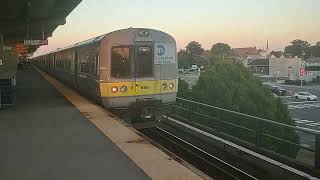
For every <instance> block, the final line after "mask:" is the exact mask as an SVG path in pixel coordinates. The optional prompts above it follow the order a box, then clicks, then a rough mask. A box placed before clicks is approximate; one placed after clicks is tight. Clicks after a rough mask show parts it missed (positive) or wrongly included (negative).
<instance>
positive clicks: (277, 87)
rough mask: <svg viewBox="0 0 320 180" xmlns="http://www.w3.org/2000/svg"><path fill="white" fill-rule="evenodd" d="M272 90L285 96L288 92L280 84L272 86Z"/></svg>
mask: <svg viewBox="0 0 320 180" xmlns="http://www.w3.org/2000/svg"><path fill="white" fill-rule="evenodd" d="M271 91H272V93H274V94H276V95H278V96H285V95H286V94H287V91H286V90H285V89H283V88H281V87H280V86H272V87H271Z"/></svg>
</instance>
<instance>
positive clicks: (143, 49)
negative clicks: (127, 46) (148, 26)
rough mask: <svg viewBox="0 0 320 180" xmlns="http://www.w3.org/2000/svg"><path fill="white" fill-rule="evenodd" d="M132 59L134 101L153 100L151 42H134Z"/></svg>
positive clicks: (153, 77) (153, 83) (153, 78)
mask: <svg viewBox="0 0 320 180" xmlns="http://www.w3.org/2000/svg"><path fill="white" fill-rule="evenodd" d="M134 57H135V58H134V59H135V61H134V62H135V65H134V72H135V77H134V78H135V83H136V99H137V101H139V100H148V99H154V98H155V76H154V66H153V64H154V63H153V42H136V43H135V55H134Z"/></svg>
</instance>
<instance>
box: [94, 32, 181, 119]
mask: <svg viewBox="0 0 320 180" xmlns="http://www.w3.org/2000/svg"><path fill="white" fill-rule="evenodd" d="M99 52H100V79H101V82H100V92H101V98H102V103H103V105H104V106H105V107H106V108H112V109H123V108H129V111H130V112H131V118H132V121H133V120H142V121H150V120H156V119H158V118H157V117H159V115H161V114H162V113H163V110H164V109H166V108H163V107H164V106H165V105H168V104H172V103H174V102H175V101H176V95H177V89H178V88H177V87H178V63H177V55H176V52H177V49H176V42H175V40H174V38H173V37H172V36H170V35H168V34H166V33H164V32H161V31H157V30H152V29H137V28H129V29H125V30H120V31H116V32H113V33H110V34H108V35H106V36H105V37H104V39H103V40H102V41H101V45H100V50H99Z"/></svg>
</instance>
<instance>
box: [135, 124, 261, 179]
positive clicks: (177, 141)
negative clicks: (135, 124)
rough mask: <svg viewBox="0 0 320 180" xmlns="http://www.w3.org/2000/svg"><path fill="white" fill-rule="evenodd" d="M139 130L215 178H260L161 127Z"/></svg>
mask: <svg viewBox="0 0 320 180" xmlns="http://www.w3.org/2000/svg"><path fill="white" fill-rule="evenodd" d="M139 131H140V132H142V133H143V134H144V135H146V136H147V137H149V138H150V139H152V140H153V141H155V142H156V143H158V144H159V145H161V146H162V147H164V148H165V149H167V150H169V151H170V152H172V153H173V154H175V155H177V156H178V157H180V158H181V159H183V160H185V161H186V162H188V163H190V164H191V165H193V166H194V167H196V168H197V169H199V170H201V171H202V172H203V173H205V174H207V175H208V176H210V177H212V178H213V179H215V180H219V179H223V180H240V179H258V178H256V177H254V176H252V175H250V174H248V173H246V172H244V171H242V170H241V169H239V168H237V167H234V166H233V165H231V164H229V163H227V162H225V161H223V160H221V159H220V158H218V157H216V156H214V155H212V154H210V153H208V152H206V151H205V150H202V149H201V148H199V147H196V146H194V145H192V144H191V143H189V142H187V141H185V140H183V139H181V138H180V137H178V136H176V135H174V134H172V133H170V132H168V131H166V130H165V129H162V128H161V127H154V128H146V129H140V130H139Z"/></svg>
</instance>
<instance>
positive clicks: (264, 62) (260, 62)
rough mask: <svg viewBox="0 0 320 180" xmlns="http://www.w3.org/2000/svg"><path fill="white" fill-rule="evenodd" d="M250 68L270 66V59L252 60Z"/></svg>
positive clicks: (249, 62)
mask: <svg viewBox="0 0 320 180" xmlns="http://www.w3.org/2000/svg"><path fill="white" fill-rule="evenodd" d="M248 66H269V59H250V60H248Z"/></svg>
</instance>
